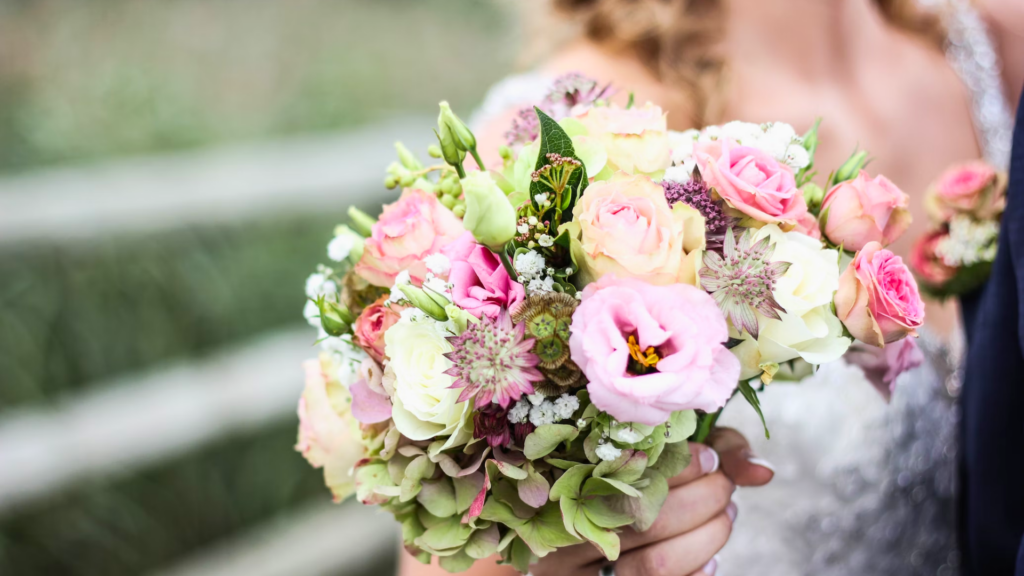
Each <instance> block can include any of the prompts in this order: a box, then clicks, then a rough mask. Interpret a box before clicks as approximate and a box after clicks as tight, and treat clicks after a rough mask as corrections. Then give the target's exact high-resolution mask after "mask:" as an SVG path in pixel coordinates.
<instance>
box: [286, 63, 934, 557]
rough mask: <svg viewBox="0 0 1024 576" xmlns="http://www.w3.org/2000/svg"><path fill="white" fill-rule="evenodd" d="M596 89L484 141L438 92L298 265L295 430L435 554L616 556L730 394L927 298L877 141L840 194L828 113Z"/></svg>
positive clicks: (891, 338)
mask: <svg viewBox="0 0 1024 576" xmlns="http://www.w3.org/2000/svg"><path fill="white" fill-rule="evenodd" d="M607 96H608V90H607V89H606V88H602V87H600V86H598V85H597V84H596V83H595V82H593V81H589V80H587V79H585V78H582V77H580V76H576V75H572V76H568V77H564V78H562V79H560V80H559V81H558V82H557V83H556V84H555V86H554V88H553V89H552V91H551V94H550V95H549V96H548V97H547V98H546V99H545V100H544V101H543V102H541V103H538V106H536V107H534V108H530V109H528V110H524V111H523V112H522V113H521V114H520V115H519V117H518V118H517V119H516V121H515V123H514V125H513V126H512V130H511V131H510V132H509V135H508V138H509V145H508V146H503V147H502V148H501V149H500V151H499V154H498V155H495V160H496V162H495V163H494V164H493V165H488V164H486V163H485V162H484V161H483V160H482V159H481V157H480V154H479V152H478V150H477V142H476V138H475V136H474V134H473V132H472V131H470V129H469V128H468V127H467V126H466V125H465V124H464V123H463V122H462V121H461V120H460V119H459V118H458V117H457V116H456V115H455V114H454V113H453V112H452V111H451V110H450V109H449V108H448V106H447V104H445V103H442V104H441V113H440V117H439V118H438V127H437V136H438V144H437V145H436V146H432V147H431V148H430V149H429V150H428V152H429V154H430V156H432V157H434V158H438V159H440V161H438V162H436V163H433V164H430V165H424V164H423V163H422V162H421V160H420V158H418V157H417V156H416V155H414V154H413V153H411V152H410V151H409V150H407V149H406V148H405V147H403V146H402V145H400V144H398V145H396V148H397V152H398V161H397V162H395V163H393V164H392V165H391V166H390V167H389V168H388V175H387V178H386V182H385V183H386V185H387V186H388V187H401V189H402V192H401V195H400V197H399V198H398V200H397V201H395V202H394V203H392V204H388V205H386V206H384V208H383V211H382V212H381V214H380V216H379V217H378V218H376V219H374V218H372V217H371V216H369V215H367V214H365V213H363V212H360V211H359V210H355V209H352V210H350V212H349V213H350V216H351V227H350V226H339V227H338V228H337V229H336V231H335V237H334V239H333V240H332V241H331V242H330V244H329V245H328V248H327V253H328V256H329V257H330V259H331V260H332V263H331V264H330V265H329V266H321V267H320V268H319V270H318V271H317V272H316V273H315V274H313V275H312V276H311V277H310V278H309V280H308V282H307V285H306V290H307V293H308V295H309V297H310V302H309V303H308V304H307V309H306V317H307V318H308V319H309V320H310V321H311V322H312V323H313V324H314V325H315V326H317V327H318V328H319V330H320V333H321V347H322V348H323V351H322V352H321V354H320V357H319V359H316V360H311V361H309V362H308V363H307V365H306V374H307V381H306V389H305V392H304V393H303V395H302V398H301V400H300V403H299V417H300V427H299V441H298V446H297V449H298V450H300V451H301V452H302V453H303V454H304V455H305V457H306V458H307V459H308V460H309V462H310V463H311V464H312V465H314V466H316V467H323V469H324V477H325V481H326V483H327V485H328V486H329V487H330V489H331V490H332V492H333V494H334V496H335V499H336V500H340V499H342V498H345V497H346V496H348V495H349V494H351V493H354V494H355V495H356V497H357V498H358V499H359V500H360V501H361V502H363V503H364V504H375V505H378V506H380V507H382V508H384V509H385V510H387V511H389V512H391V513H392V514H394V516H395V518H396V519H397V520H398V521H399V522H400V523H401V526H402V532H403V538H404V542H405V547H406V549H407V550H408V551H409V552H410V553H412V554H414V555H415V556H417V557H418V558H419V559H421V560H422V561H424V562H428V561H430V560H431V558H432V557H434V556H437V557H439V562H440V565H441V566H442V567H444V568H445V569H447V570H449V571H452V572H457V571H461V570H464V569H466V568H468V567H469V566H470V565H471V564H472V563H473V562H474V561H475V560H478V559H482V558H486V557H490V556H492V555H500V558H501V561H502V562H505V563H510V564H512V565H513V566H514V567H515V568H517V569H518V570H520V571H521V572H526V571H527V569H528V566H529V565H530V563H531V562H534V561H535V560H536V559H537V558H538V557H543V556H545V555H547V554H549V553H551V552H553V551H555V550H557V549H558V548H560V547H564V546H569V545H573V544H578V543H581V542H589V543H591V544H593V545H594V546H596V547H598V548H599V549H600V550H601V551H602V552H603V554H604V555H605V556H606V557H607V558H609V559H615V558H616V557H617V556H618V554H619V537H618V535H617V533H618V531H619V530H620V529H621V528H623V527H625V526H632V527H634V528H635V529H637V530H645V529H646V528H648V527H649V526H650V525H651V524H652V522H653V521H654V520H655V518H656V517H657V515H658V513H659V510H660V508H661V506H662V504H663V503H664V501H665V498H666V495H667V492H668V485H667V482H666V479H667V478H669V477H671V476H673V475H675V474H677V473H679V472H680V471H681V470H682V469H683V468H684V467H685V466H687V464H688V462H689V458H690V454H689V451H688V445H687V440H695V441H701V440H702V439H703V438H704V437H705V436H706V435H707V433H708V431H709V430H710V428H711V427H712V426H713V424H714V421H715V418H716V417H717V415H718V414H719V413H720V411H721V410H722V408H723V407H724V406H725V404H726V402H727V401H728V400H729V399H730V398H731V397H733V396H734V395H735V394H737V393H738V394H739V395H740V396H742V397H743V398H744V399H745V400H746V401H747V402H749V403H750V404H751V405H753V407H754V408H755V409H757V410H758V412H760V408H759V404H758V392H759V390H763V387H764V386H765V385H766V384H768V383H770V382H771V381H772V380H773V379H781V378H786V377H796V376H798V375H799V374H801V373H804V372H806V371H808V369H809V368H810V367H812V366H814V365H818V364H822V363H824V362H829V361H832V360H835V359H837V358H839V357H841V356H842V355H843V354H844V353H845V352H846V351H847V349H848V348H849V347H850V345H851V343H852V342H853V339H854V338H856V339H858V340H860V341H861V342H862V343H865V344H866V345H871V346H875V347H884V346H886V345H887V344H891V343H894V342H896V341H898V340H900V339H902V338H904V337H905V336H907V335H914V334H915V329H916V328H917V327H918V326H920V325H921V322H922V320H923V307H922V303H921V301H920V298H919V296H918V292H917V286H916V284H915V282H914V279H913V277H912V276H911V275H910V273H909V271H908V270H907V268H906V267H905V266H904V265H903V263H902V261H901V260H900V258H898V257H897V256H894V255H893V254H892V253H891V252H890V251H889V250H887V249H886V248H885V245H886V244H887V243H889V242H891V241H892V240H893V239H894V238H895V237H896V236H898V235H899V234H900V233H902V231H903V230H904V229H905V228H906V225H907V223H908V221H909V216H908V212H907V210H906V204H907V197H906V195H904V194H903V193H902V192H900V191H899V190H898V189H897V188H896V187H895V186H893V185H892V184H891V183H890V182H889V181H888V180H886V179H885V178H883V177H876V178H872V177H871V176H868V175H867V174H866V173H865V172H863V171H862V170H861V168H862V167H863V165H864V163H865V160H866V155H865V154H863V153H861V154H857V155H855V156H854V157H852V158H851V159H850V160H849V161H848V162H846V164H844V165H843V166H842V167H840V168H839V169H838V170H837V171H836V172H835V173H834V174H832V175H831V176H830V178H829V181H828V188H829V190H828V192H827V193H825V192H824V190H823V189H822V188H820V187H818V186H816V185H815V184H813V183H812V182H811V179H812V176H813V173H812V172H811V169H812V166H813V163H814V151H815V147H816V142H817V131H816V128H815V129H812V130H811V131H810V132H809V133H808V134H806V135H804V136H802V137H801V136H798V135H797V134H796V133H795V132H794V131H793V129H792V128H791V127H790V126H788V125H786V124H782V123H772V124H762V125H756V124H746V123H740V122H731V123H729V124H725V125H723V126H711V127H708V128H705V129H704V130H701V131H697V130H690V131H687V132H681V133H679V132H673V131H670V130H668V129H667V127H666V116H665V114H664V113H663V112H662V110H661V109H660V108H658V107H657V106H655V105H653V104H646V105H642V106H637V105H633V103H632V98H630V100H631V102H630V104H629V105H627V106H626V107H620V106H616V105H613V104H611V103H609V101H608V100H607ZM498 156H500V160H499V159H498ZM485 166H486V167H488V168H489V169H484V167H485ZM847 251H849V252H847ZM762 419H763V417H762Z"/></svg>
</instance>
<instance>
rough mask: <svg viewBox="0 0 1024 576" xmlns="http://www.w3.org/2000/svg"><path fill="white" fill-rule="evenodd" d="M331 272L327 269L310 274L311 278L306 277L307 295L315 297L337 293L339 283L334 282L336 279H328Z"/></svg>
mask: <svg viewBox="0 0 1024 576" xmlns="http://www.w3.org/2000/svg"><path fill="white" fill-rule="evenodd" d="M329 274H330V271H329V270H326V269H325V270H323V271H320V272H314V273H312V274H310V275H309V278H306V296H308V297H309V298H314V299H315V298H316V297H317V296H321V295H331V294H337V293H338V285H337V284H335V283H334V280H328V278H327V276H328V275H329Z"/></svg>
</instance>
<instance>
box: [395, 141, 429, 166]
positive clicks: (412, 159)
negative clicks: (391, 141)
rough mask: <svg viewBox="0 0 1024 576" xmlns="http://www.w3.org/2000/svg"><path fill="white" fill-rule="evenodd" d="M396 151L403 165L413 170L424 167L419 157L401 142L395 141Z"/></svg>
mask: <svg viewBox="0 0 1024 576" xmlns="http://www.w3.org/2000/svg"><path fill="white" fill-rule="evenodd" d="M395 152H397V153H398V160H399V161H400V162H401V163H402V166H405V167H406V168H407V169H409V170H413V171H416V170H422V169H423V164H421V163H420V160H419V158H417V157H416V155H415V154H413V153H412V152H410V151H409V149H408V148H406V147H405V145H404V144H402V143H401V142H395Z"/></svg>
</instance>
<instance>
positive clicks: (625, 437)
mask: <svg viewBox="0 0 1024 576" xmlns="http://www.w3.org/2000/svg"><path fill="white" fill-rule="evenodd" d="M617 436H618V437H619V440H621V441H623V442H626V443H629V444H636V443H637V442H639V441H641V440H643V439H644V435H643V434H641V433H640V432H638V431H636V430H634V429H633V428H623V429H622V430H619V431H618V434H617Z"/></svg>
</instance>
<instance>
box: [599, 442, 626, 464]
mask: <svg viewBox="0 0 1024 576" xmlns="http://www.w3.org/2000/svg"><path fill="white" fill-rule="evenodd" d="M594 452H595V453H596V454H597V457H598V458H600V459H601V460H604V461H606V462H608V461H611V460H615V459H616V458H618V457H619V456H622V450H620V449H618V448H616V447H615V445H614V444H612V443H611V442H605V443H604V444H600V445H598V447H597V449H596V450H594Z"/></svg>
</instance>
